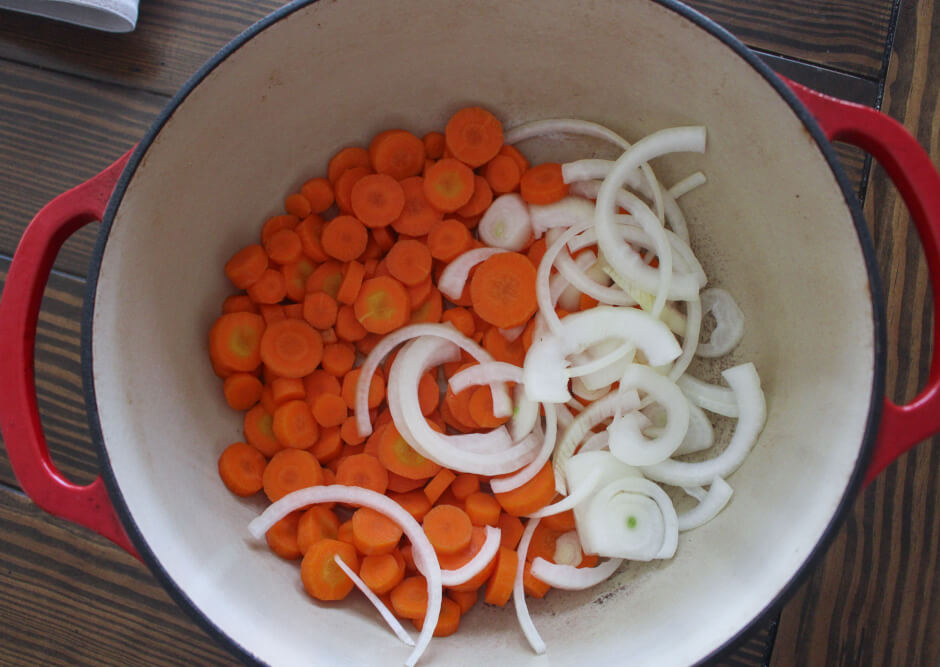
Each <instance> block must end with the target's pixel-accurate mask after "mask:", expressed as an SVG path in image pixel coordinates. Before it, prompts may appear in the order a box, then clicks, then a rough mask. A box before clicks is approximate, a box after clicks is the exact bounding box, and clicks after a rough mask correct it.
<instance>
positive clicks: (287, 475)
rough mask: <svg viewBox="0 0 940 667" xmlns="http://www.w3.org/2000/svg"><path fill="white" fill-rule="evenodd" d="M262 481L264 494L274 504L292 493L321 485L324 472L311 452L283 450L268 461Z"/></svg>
mask: <svg viewBox="0 0 940 667" xmlns="http://www.w3.org/2000/svg"><path fill="white" fill-rule="evenodd" d="M262 481H263V482H264V493H265V495H266V496H267V497H268V500H270V501H271V502H272V503H273V502H275V501H277V500H279V499H280V498H283V497H284V496H286V495H287V494H288V493H290V492H291V491H296V490H297V489H303V488H306V487H308V486H316V485H318V484H321V483H322V482H323V472H322V471H321V470H320V464H319V463H317V460H316V459H315V458H314V457H313V454H311V453H310V452H305V451H304V450H302V449H282V450H281V451H279V452H278V453H277V454H275V455H274V456H272V457H271V460H270V461H268V465H267V467H266V468H265V469H264V475H263V477H262Z"/></svg>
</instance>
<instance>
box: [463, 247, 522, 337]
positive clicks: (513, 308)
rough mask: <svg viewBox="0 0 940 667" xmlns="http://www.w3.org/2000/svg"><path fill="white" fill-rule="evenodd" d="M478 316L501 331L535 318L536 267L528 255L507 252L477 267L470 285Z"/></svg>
mask: <svg viewBox="0 0 940 667" xmlns="http://www.w3.org/2000/svg"><path fill="white" fill-rule="evenodd" d="M470 299H471V301H472V302H473V309H474V311H476V314H477V315H479V316H480V317H481V318H483V319H484V320H486V321H487V322H489V323H490V324H492V325H494V326H497V327H499V328H501V329H508V328H510V327H515V326H518V325H520V324H523V323H525V322H526V321H527V320H528V319H529V318H530V317H532V316H533V315H534V314H535V311H536V310H537V309H538V304H537V301H536V296H535V267H534V266H532V262H530V261H529V258H528V257H526V256H525V255H522V254H519V253H517V252H504V253H500V254H498V255H493V256H492V257H490V258H489V259H487V260H486V261H485V262H483V263H481V264H480V265H479V266H477V268H476V271H475V272H474V274H473V278H472V279H471V281H470Z"/></svg>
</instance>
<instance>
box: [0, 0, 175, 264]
mask: <svg viewBox="0 0 940 667" xmlns="http://www.w3.org/2000/svg"><path fill="white" fill-rule="evenodd" d="M144 4H147V3H144ZM165 102H166V99H165V98H164V97H162V96H160V95H154V94H152V93H148V92H144V91H139V90H132V89H128V88H124V87H122V86H116V85H113V84H106V83H99V82H94V81H88V80H83V79H79V78H76V77H73V76H66V75H62V74H57V73H55V72H48V71H43V70H40V69H38V68H36V67H27V66H24V65H18V64H15V63H11V62H4V61H0V109H2V110H3V111H2V113H0V156H2V159H0V201H2V202H3V206H0V254H3V255H7V256H10V255H12V253H13V250H14V249H15V248H16V244H17V243H18V242H19V237H20V235H21V234H22V233H23V229H25V227H26V225H27V224H28V223H29V221H30V220H31V219H32V218H33V216H34V215H35V214H36V213H37V212H38V211H39V209H40V208H42V207H43V206H44V205H45V204H46V203H48V202H49V201H50V200H52V199H53V198H54V197H56V196H57V195H59V194H61V193H62V192H64V191H66V190H68V189H69V188H72V187H74V186H75V185H78V184H79V183H81V182H83V181H85V180H87V179H88V178H91V177H92V176H94V175H95V174H97V173H98V172H99V171H101V170H102V169H104V168H105V167H106V166H108V165H109V164H111V163H112V162H113V161H114V160H116V159H117V158H118V157H120V156H121V155H122V154H123V153H124V152H125V151H127V150H128V149H130V148H131V147H132V146H133V145H134V144H135V143H136V142H137V141H139V140H140V138H141V137H142V136H143V134H144V132H145V131H146V129H147V127H148V126H149V125H150V123H151V121H152V120H153V118H154V117H155V116H156V114H157V112H158V111H159V110H160V109H161V108H162V107H163V106H164V104H165ZM96 233H97V226H96V225H89V226H88V227H86V228H85V229H83V230H81V231H79V232H78V233H77V234H75V235H74V236H73V237H72V238H71V239H69V240H68V241H67V242H66V245H65V247H64V248H63V250H62V252H61V253H60V254H59V257H58V259H57V260H56V265H55V266H56V268H58V269H60V270H63V271H67V272H70V273H73V274H75V275H85V272H86V270H87V266H88V258H89V257H90V255H91V252H92V249H93V248H94V242H95V235H96Z"/></svg>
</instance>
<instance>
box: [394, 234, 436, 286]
mask: <svg viewBox="0 0 940 667" xmlns="http://www.w3.org/2000/svg"><path fill="white" fill-rule="evenodd" d="M385 262H386V265H387V266H388V270H389V273H391V274H392V277H394V278H396V279H397V280H399V281H401V282H402V283H404V284H405V285H417V284H418V283H421V282H423V281H424V280H426V279H427V278H428V277H429V276H430V275H431V253H430V251H429V250H428V247H427V246H426V245H425V244H423V243H421V242H420V241H415V240H412V239H400V240H399V241H398V242H397V243H396V244H395V245H393V246H392V248H391V250H389V251H388V255H386V257H385Z"/></svg>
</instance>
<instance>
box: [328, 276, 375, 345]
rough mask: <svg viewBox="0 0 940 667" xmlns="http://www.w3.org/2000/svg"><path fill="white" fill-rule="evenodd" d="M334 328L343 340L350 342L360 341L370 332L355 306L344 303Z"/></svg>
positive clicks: (360, 292)
mask: <svg viewBox="0 0 940 667" xmlns="http://www.w3.org/2000/svg"><path fill="white" fill-rule="evenodd" d="M373 280H374V279H373ZM366 282H368V281H366ZM363 285H365V283H363ZM359 295H360V296H362V290H361V289H360V290H359ZM357 298H358V297H357ZM333 328H334V329H335V330H336V335H337V336H339V338H340V339H341V340H345V341H348V342H350V343H355V342H356V341H360V340H362V339H363V338H365V337H366V336H367V335H368V334H369V332H368V331H367V330H366V328H365V327H364V326H362V324H360V322H359V320H358V319H357V317H356V311H355V308H354V307H353V306H347V305H343V306H342V307H340V309H339V310H338V311H337V313H336V325H335V326H334V327H333Z"/></svg>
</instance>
